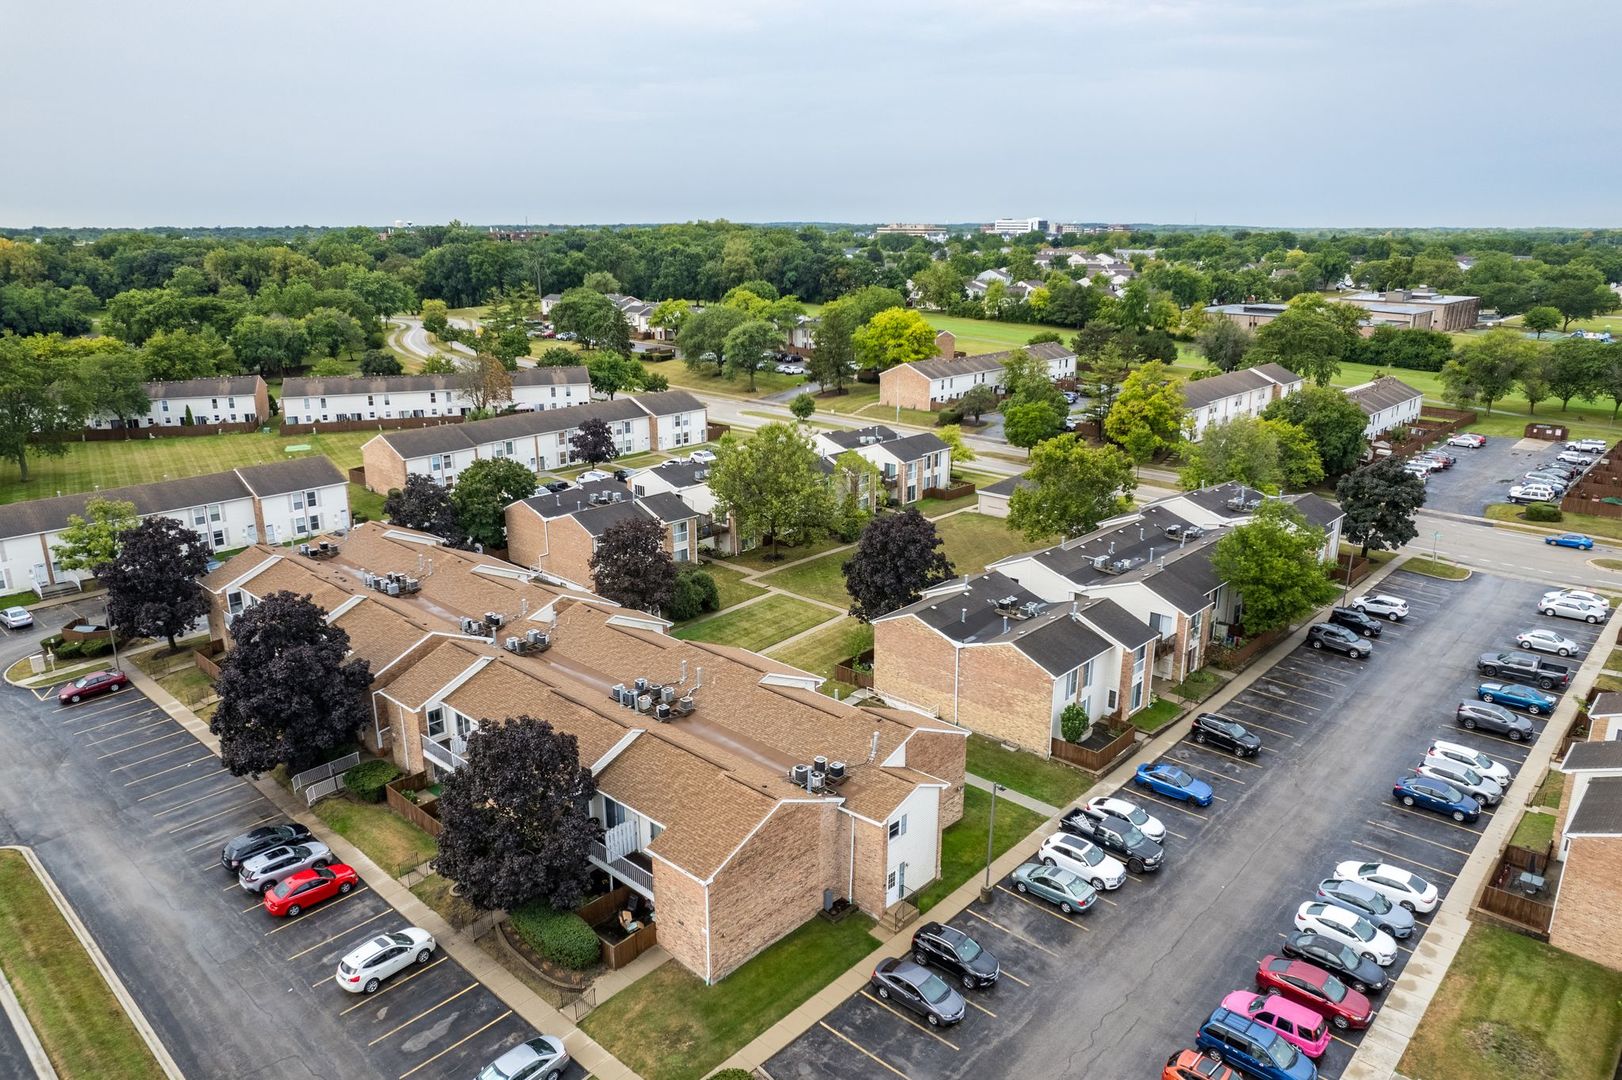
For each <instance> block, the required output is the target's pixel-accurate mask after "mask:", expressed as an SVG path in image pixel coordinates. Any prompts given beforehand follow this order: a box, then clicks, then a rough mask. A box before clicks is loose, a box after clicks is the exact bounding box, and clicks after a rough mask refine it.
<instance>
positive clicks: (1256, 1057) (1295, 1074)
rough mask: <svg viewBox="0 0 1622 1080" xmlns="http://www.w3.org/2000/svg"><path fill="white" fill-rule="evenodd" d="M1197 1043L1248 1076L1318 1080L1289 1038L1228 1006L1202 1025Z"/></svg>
mask: <svg viewBox="0 0 1622 1080" xmlns="http://www.w3.org/2000/svg"><path fill="white" fill-rule="evenodd" d="M1194 1045H1195V1046H1196V1047H1197V1048H1199V1049H1200V1050H1203V1051H1205V1052H1206V1053H1208V1054H1213V1055H1215V1056H1217V1057H1219V1058H1221V1059H1222V1061H1223V1062H1224V1063H1225V1064H1228V1065H1231V1066H1233V1067H1234V1068H1235V1069H1240V1070H1242V1071H1243V1072H1244V1073H1245V1074H1246V1075H1247V1076H1259V1077H1262V1078H1263V1080H1317V1077H1318V1068H1317V1066H1315V1065H1313V1064H1312V1062H1311V1061H1310V1060H1308V1059H1307V1055H1305V1054H1303V1053H1302V1052H1301V1051H1300V1050H1297V1049H1296V1048H1295V1047H1294V1046H1292V1045H1291V1044H1290V1042H1289V1040H1288V1039H1286V1038H1285V1037H1284V1036H1283V1035H1281V1034H1279V1033H1278V1032H1277V1031H1274V1030H1273V1029H1272V1028H1270V1027H1267V1026H1266V1025H1264V1024H1260V1023H1258V1022H1256V1021H1255V1020H1252V1019H1250V1018H1249V1017H1247V1016H1241V1015H1240V1014H1238V1013H1236V1012H1233V1011H1231V1010H1229V1009H1220V1008H1219V1009H1217V1010H1215V1011H1214V1012H1212V1013H1211V1016H1210V1018H1209V1019H1207V1020H1206V1021H1205V1023H1203V1024H1201V1025H1200V1033H1199V1036H1198V1038H1196V1039H1195V1041H1194Z"/></svg>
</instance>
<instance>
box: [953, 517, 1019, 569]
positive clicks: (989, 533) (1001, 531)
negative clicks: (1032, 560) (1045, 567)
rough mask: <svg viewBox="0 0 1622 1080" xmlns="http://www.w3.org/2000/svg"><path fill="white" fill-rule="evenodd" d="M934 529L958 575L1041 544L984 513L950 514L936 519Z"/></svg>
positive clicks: (1003, 521)
mask: <svg viewBox="0 0 1622 1080" xmlns="http://www.w3.org/2000/svg"><path fill="white" fill-rule="evenodd" d="M935 531H936V532H938V533H940V537H941V546H942V547H944V548H945V549H946V557H947V558H948V559H951V560H952V566H953V567H954V568H955V569H956V570H957V572H958V573H959V574H978V573H979V572H980V571H982V570H984V569H985V568H986V565H987V564H988V563H993V562H996V561H997V560H998V559H1005V558H1007V557H1008V556H1010V555H1013V554H1015V553H1017V552H1021V551H1034V550H1035V549H1036V548H1038V547H1040V546H1041V544H1039V543H1032V542H1031V541H1029V540H1027V539H1025V537H1024V535H1023V534H1021V533H1017V532H1015V531H1014V530H1012V529H1010V528H1009V527H1008V523H1007V522H1006V521H1005V520H1003V519H1002V518H995V517H989V516H987V515H985V514H973V513H969V514H954V515H952V516H951V517H949V518H947V519H946V520H944V521H938V522H936V523H935Z"/></svg>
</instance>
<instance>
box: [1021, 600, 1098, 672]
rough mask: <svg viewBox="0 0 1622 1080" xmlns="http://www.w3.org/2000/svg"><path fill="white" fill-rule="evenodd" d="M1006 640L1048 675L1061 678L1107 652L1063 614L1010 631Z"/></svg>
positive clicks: (1083, 626)
mask: <svg viewBox="0 0 1622 1080" xmlns="http://www.w3.org/2000/svg"><path fill="white" fill-rule="evenodd" d="M1007 640H1008V642H1009V644H1011V645H1013V646H1014V648H1016V649H1018V650H1019V651H1020V652H1022V653H1024V654H1025V655H1026V656H1028V657H1030V658H1031V659H1032V660H1033V661H1035V662H1036V663H1037V664H1038V665H1039V666H1040V667H1041V668H1042V670H1043V671H1046V672H1047V673H1048V674H1049V675H1063V674H1064V673H1065V672H1067V671H1070V670H1072V669H1074V668H1077V667H1080V666H1081V665H1082V664H1084V663H1086V662H1087V661H1088V660H1091V659H1092V658H1093V657H1095V656H1097V655H1098V654H1099V653H1102V652H1108V651H1109V649H1110V643H1109V642H1108V641H1105V640H1104V639H1103V638H1102V637H1100V636H1099V635H1098V634H1096V633H1094V632H1093V631H1092V630H1091V629H1089V628H1088V627H1087V625H1086V624H1085V623H1083V622H1081V621H1080V620H1079V619H1074V618H1072V617H1071V616H1070V614H1069V612H1066V611H1059V612H1055V613H1053V615H1052V616H1050V617H1049V618H1047V619H1044V620H1042V621H1041V622H1039V623H1037V624H1036V625H1034V626H1030V627H1027V628H1022V629H1017V630H1010V631H1009V634H1008V637H1007Z"/></svg>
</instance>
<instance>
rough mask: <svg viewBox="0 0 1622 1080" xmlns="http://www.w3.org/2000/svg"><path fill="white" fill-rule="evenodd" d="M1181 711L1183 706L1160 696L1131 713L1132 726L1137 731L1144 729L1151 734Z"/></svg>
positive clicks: (1175, 717)
mask: <svg viewBox="0 0 1622 1080" xmlns="http://www.w3.org/2000/svg"><path fill="white" fill-rule="evenodd" d="M1182 712H1183V707H1182V706H1181V705H1179V704H1177V702H1175V701H1171V700H1169V699H1167V698H1161V699H1160V700H1159V701H1157V702H1155V703H1154V704H1153V705H1150V706H1149V707H1148V708H1147V709H1142V710H1140V711H1139V712H1136V713H1134V714H1133V715H1132V726H1133V727H1135V728H1137V729H1138V730H1139V731H1146V732H1148V733H1149V734H1151V735H1153V734H1154V733H1155V732H1157V731H1159V730H1160V729H1161V728H1163V727H1165V726H1166V725H1167V724H1169V723H1171V722H1172V721H1173V720H1175V719H1177V717H1178V716H1180V715H1182Z"/></svg>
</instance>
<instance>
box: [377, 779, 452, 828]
mask: <svg viewBox="0 0 1622 1080" xmlns="http://www.w3.org/2000/svg"><path fill="white" fill-rule="evenodd" d="M427 786H428V777H427V776H425V775H424V774H422V773H415V774H413V775H411V776H401V777H397V778H396V779H394V780H390V781H389V782H388V783H387V784H385V785H383V797H384V798H385V799H387V800H388V804H389V809H390V810H393V811H394V812H395V813H396V814H399V815H400V816H401V817H403V818H405V819H406V820H407V821H409V822H411V824H413V825H415V826H416V827H417V828H419V829H421V830H422V831H423V832H425V833H427V834H428V835H429V836H432V837H433V838H434V839H436V840H437V839H439V830H440V829H441V828H443V826H442V825H440V823H439V819H438V818H436V817H434V815H432V814H430V813H429V812H428V811H426V810H424V809H423V808H422V807H420V806H418V805H417V804H416V803H414V802H412V801H411V800H410V799H408V798H406V797H405V795H404V794H402V792H403V791H421V790H422V789H423V788H425V787H427Z"/></svg>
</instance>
